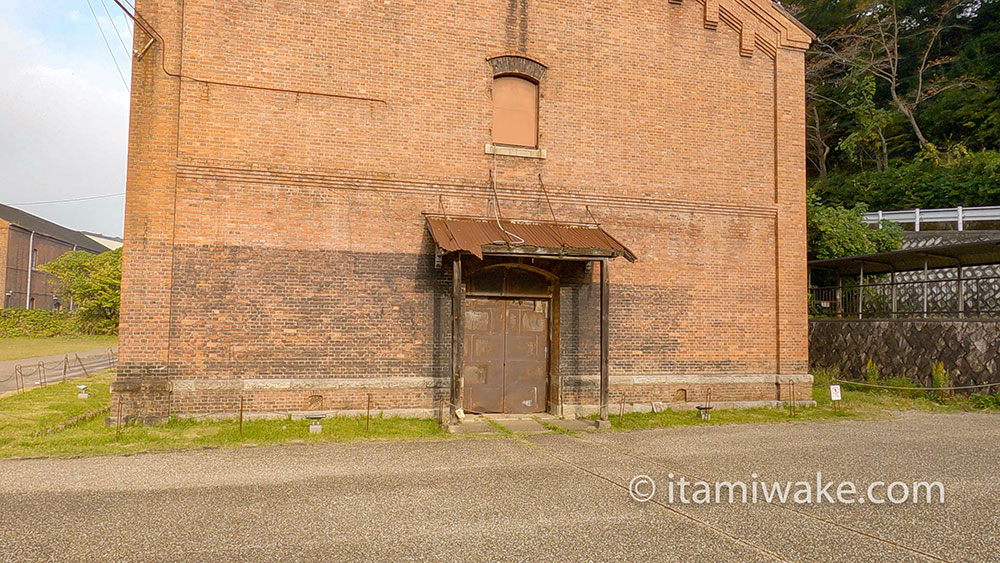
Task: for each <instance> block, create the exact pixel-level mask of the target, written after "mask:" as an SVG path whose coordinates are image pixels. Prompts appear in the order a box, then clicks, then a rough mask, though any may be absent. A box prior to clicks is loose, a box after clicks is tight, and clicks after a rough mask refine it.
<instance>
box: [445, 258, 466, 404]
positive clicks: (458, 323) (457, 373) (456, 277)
mask: <svg viewBox="0 0 1000 563" xmlns="http://www.w3.org/2000/svg"><path fill="white" fill-rule="evenodd" d="M463 300H464V296H463V295H462V254H461V253H460V252H459V253H456V254H455V259H454V261H453V262H452V266H451V405H450V406H449V409H450V411H451V418H450V420H451V423H452V424H454V423H456V422H458V415H456V414H455V411H456V410H457V409H458V408H459V407H460V406H461V404H462V389H463V388H464V386H465V382H464V381H462V334H463V330H464V329H463V326H462V325H463V323H462V321H463V320H464V318H463V317H464V314H463V312H462V302H463Z"/></svg>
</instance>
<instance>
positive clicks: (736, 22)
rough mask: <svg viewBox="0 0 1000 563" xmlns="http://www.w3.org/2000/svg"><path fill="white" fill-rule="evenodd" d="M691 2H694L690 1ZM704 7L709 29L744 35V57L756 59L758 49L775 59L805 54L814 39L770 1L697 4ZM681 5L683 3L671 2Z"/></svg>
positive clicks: (705, 0) (706, 0)
mask: <svg viewBox="0 0 1000 563" xmlns="http://www.w3.org/2000/svg"><path fill="white" fill-rule="evenodd" d="M688 1H691V0H688ZM695 1H696V2H698V3H699V4H701V5H702V6H703V7H704V11H703V17H704V25H705V28H706V29H713V30H714V29H718V26H719V22H720V21H721V22H723V23H725V24H726V25H727V26H728V27H730V28H731V29H732V30H734V31H736V32H737V33H739V34H740V54H741V55H743V56H745V57H750V56H753V54H754V52H755V51H757V50H758V49H759V50H760V51H761V52H762V53H764V54H765V55H767V56H768V57H770V58H772V59H773V58H774V57H775V54H776V51H777V49H779V48H783V49H795V50H800V51H805V50H806V49H808V48H809V45H810V44H811V43H812V40H813V38H814V35H813V34H812V32H811V31H809V30H808V29H807V28H806V27H805V26H803V25H802V24H801V23H799V22H798V21H797V20H796V19H795V18H793V17H792V16H791V15H789V14H788V13H787V12H785V11H784V10H782V9H781V8H780V7H778V6H777V5H775V4H774V3H773V2H771V1H770V0H695ZM671 2H672V3H674V4H680V3H681V2H683V0H671Z"/></svg>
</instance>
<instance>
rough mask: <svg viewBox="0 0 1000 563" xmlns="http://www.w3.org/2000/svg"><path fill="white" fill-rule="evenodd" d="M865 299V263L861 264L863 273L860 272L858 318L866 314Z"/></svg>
mask: <svg viewBox="0 0 1000 563" xmlns="http://www.w3.org/2000/svg"><path fill="white" fill-rule="evenodd" d="M864 300H865V265H864V264H862V265H861V273H860V274H858V318H859V319H860V318H862V317H863V316H864V309H863V307H864Z"/></svg>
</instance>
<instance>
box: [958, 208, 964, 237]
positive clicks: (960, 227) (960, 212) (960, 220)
mask: <svg viewBox="0 0 1000 563" xmlns="http://www.w3.org/2000/svg"><path fill="white" fill-rule="evenodd" d="M958 230H959V231H964V230H965V210H964V209H962V206H961V205H959V206H958Z"/></svg>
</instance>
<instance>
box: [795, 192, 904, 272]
mask: <svg viewBox="0 0 1000 563" xmlns="http://www.w3.org/2000/svg"><path fill="white" fill-rule="evenodd" d="M867 210H868V209H867V207H865V205H864V204H858V205H856V206H854V207H853V208H850V209H848V208H846V207H843V206H839V205H838V206H828V205H824V204H823V202H822V201H821V200H820V198H819V196H817V195H816V194H814V193H809V194H808V196H807V199H806V214H807V223H808V244H809V257H810V258H817V259H821V260H822V259H828V258H841V257H843V256H857V255H862V254H875V253H876V252H888V251H892V250H898V249H899V246H900V244H901V242H902V240H903V229H902V227H900V226H899V225H898V224H896V223H890V222H888V221H883V223H882V225H881V226H880V228H877V229H875V228H872V227H870V226H868V225H867V224H865V223H864V222H863V221H862V218H863V216H864V214H865V211H867Z"/></svg>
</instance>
